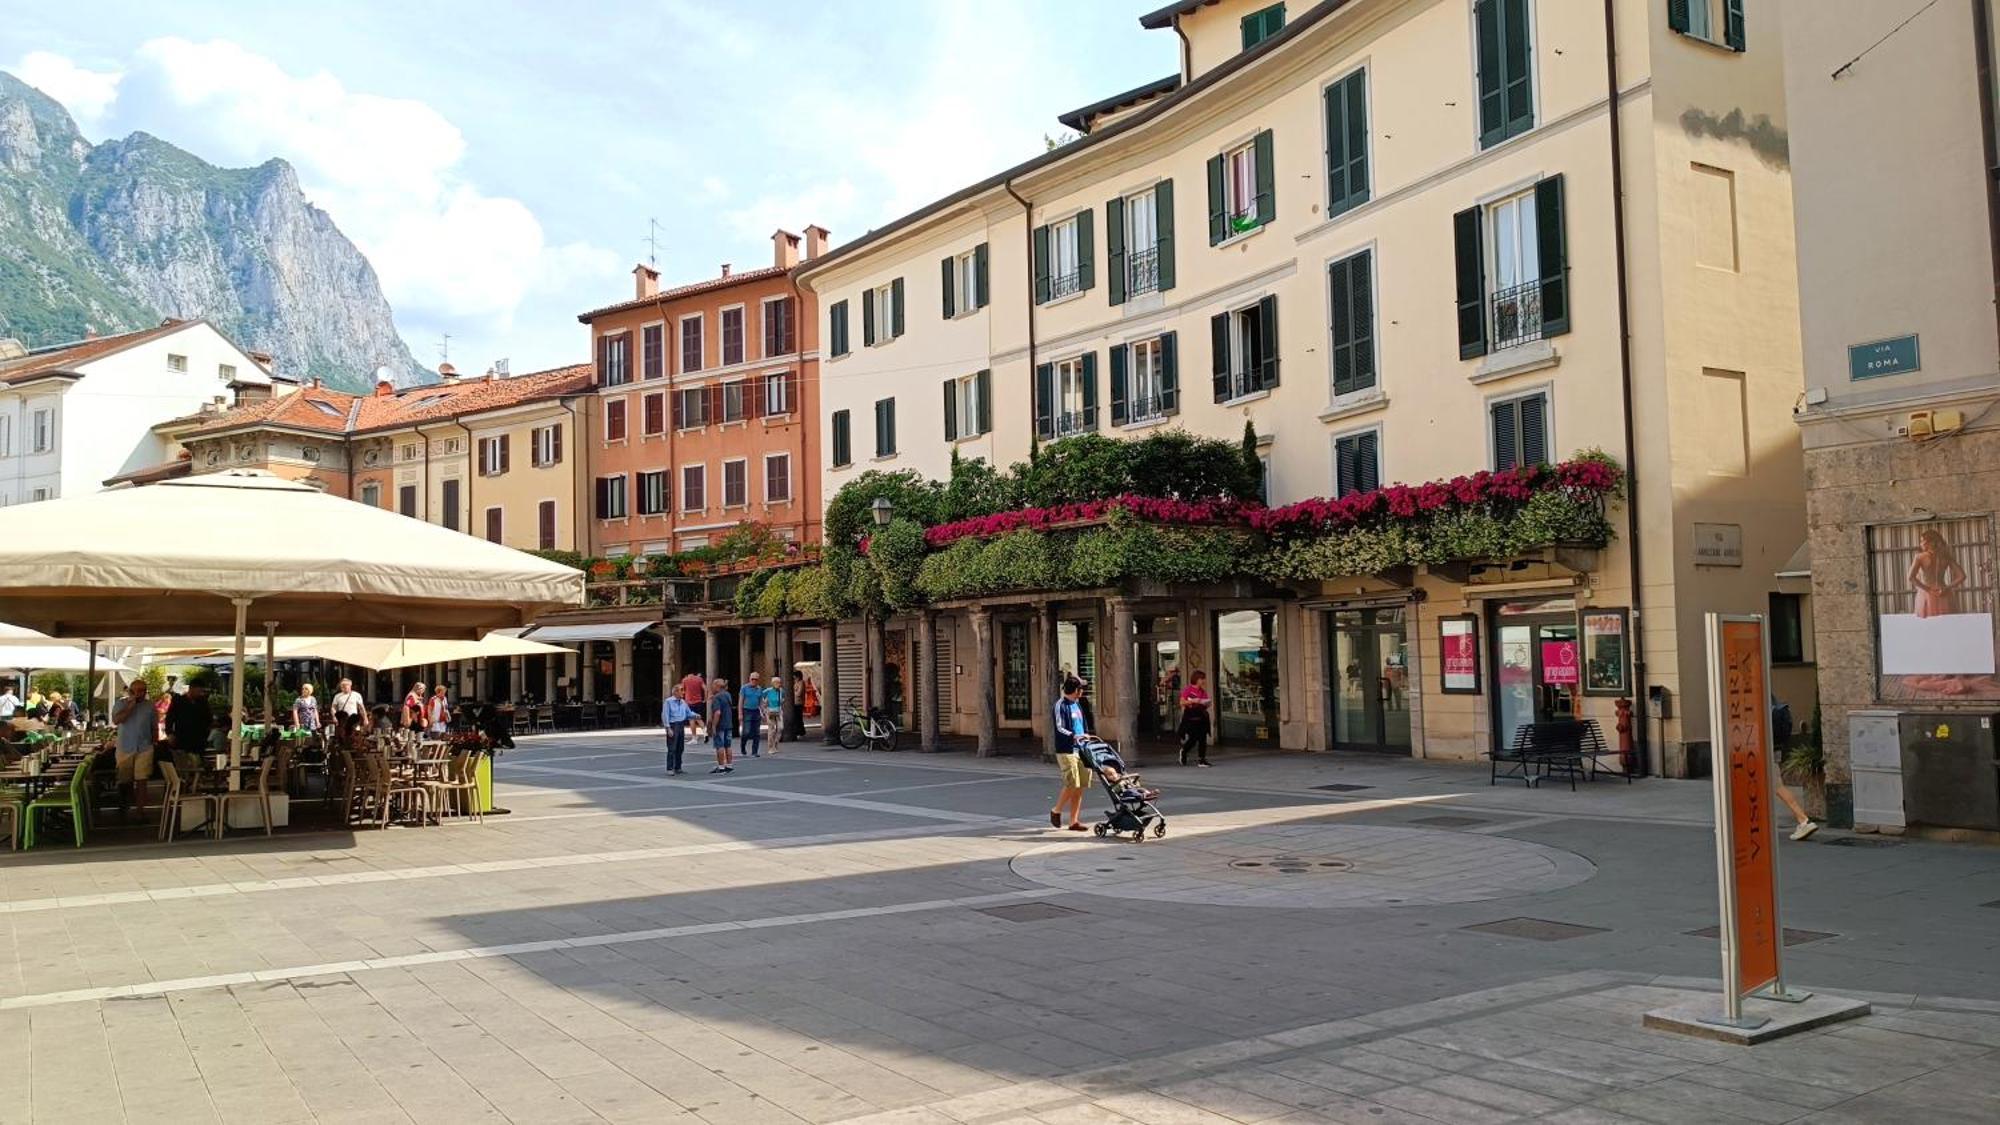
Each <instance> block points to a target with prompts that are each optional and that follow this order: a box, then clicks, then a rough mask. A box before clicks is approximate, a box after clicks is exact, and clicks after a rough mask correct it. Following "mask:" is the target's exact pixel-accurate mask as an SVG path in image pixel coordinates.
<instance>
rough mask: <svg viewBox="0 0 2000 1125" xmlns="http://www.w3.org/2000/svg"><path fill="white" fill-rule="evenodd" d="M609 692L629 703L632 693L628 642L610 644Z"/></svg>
mask: <svg viewBox="0 0 2000 1125" xmlns="http://www.w3.org/2000/svg"><path fill="white" fill-rule="evenodd" d="M611 661H612V663H611V690H612V691H614V692H616V693H618V698H619V699H622V700H624V701H625V702H627V703H630V702H631V701H632V700H633V699H634V698H635V696H634V694H633V691H632V642H631V641H630V640H629V639H628V640H622V641H613V642H611Z"/></svg>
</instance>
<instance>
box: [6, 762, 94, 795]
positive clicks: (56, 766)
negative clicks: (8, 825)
mask: <svg viewBox="0 0 2000 1125" xmlns="http://www.w3.org/2000/svg"><path fill="white" fill-rule="evenodd" d="M82 765H83V759H82V758H73V759H65V760H63V761H59V762H50V763H49V764H48V765H47V766H46V767H44V768H43V770H42V772H41V773H39V774H29V773H27V772H26V771H25V770H23V769H22V768H21V767H20V766H18V765H16V766H10V767H8V768H7V769H5V770H0V785H11V786H14V787H15V788H18V789H19V790H20V791H21V792H22V794H23V795H25V796H26V797H27V799H28V800H29V801H34V800H37V799H38V798H40V797H41V796H42V795H43V794H45V793H47V792H48V791H49V790H51V789H55V788H57V787H58V786H63V785H68V784H69V779H70V778H71V777H74V776H75V775H76V771H77V769H78V767H80V766H82Z"/></svg>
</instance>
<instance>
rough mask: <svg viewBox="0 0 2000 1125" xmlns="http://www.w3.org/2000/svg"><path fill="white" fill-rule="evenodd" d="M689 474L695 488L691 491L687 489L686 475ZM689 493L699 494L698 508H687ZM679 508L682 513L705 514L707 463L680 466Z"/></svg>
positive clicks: (706, 504)
mask: <svg viewBox="0 0 2000 1125" xmlns="http://www.w3.org/2000/svg"><path fill="white" fill-rule="evenodd" d="M690 472H692V473H693V474H694V480H695V482H696V484H695V487H694V488H693V489H689V488H688V474H689V473H690ZM691 492H693V493H699V494H700V496H701V504H700V505H699V506H696V507H689V506H688V496H689V494H690V493H691ZM679 506H680V510H681V511H682V512H683V513H690V512H706V511H707V510H708V462H706V461H696V462H694V463H692V464H687V465H682V466H681V494H680V498H679Z"/></svg>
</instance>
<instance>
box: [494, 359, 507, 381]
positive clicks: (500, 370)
mask: <svg viewBox="0 0 2000 1125" xmlns="http://www.w3.org/2000/svg"><path fill="white" fill-rule="evenodd" d="M493 373H494V374H495V375H498V376H499V377H501V378H502V379H505V378H506V377H507V360H506V359H505V358H504V357H503V358H501V359H496V360H494V361H493Z"/></svg>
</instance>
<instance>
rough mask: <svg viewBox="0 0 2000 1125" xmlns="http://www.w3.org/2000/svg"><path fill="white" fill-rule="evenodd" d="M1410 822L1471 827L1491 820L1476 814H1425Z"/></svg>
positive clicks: (1489, 822) (1447, 826) (1488, 822)
mask: <svg viewBox="0 0 2000 1125" xmlns="http://www.w3.org/2000/svg"><path fill="white" fill-rule="evenodd" d="M1410 823H1411V824H1422V825H1427V826H1429V827H1431V828H1471V827H1472V826H1474V825H1476V824H1491V823H1493V822H1492V821H1490V820H1482V819H1480V818H1479V817H1476V816H1427V817H1424V818H1422V819H1420V820H1413V821H1411V822H1410Z"/></svg>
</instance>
